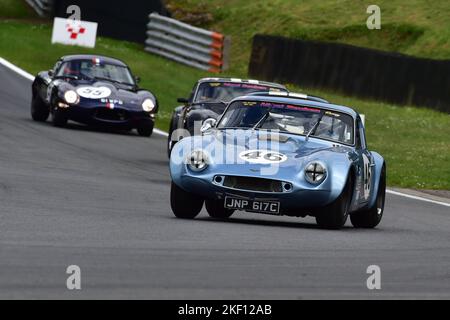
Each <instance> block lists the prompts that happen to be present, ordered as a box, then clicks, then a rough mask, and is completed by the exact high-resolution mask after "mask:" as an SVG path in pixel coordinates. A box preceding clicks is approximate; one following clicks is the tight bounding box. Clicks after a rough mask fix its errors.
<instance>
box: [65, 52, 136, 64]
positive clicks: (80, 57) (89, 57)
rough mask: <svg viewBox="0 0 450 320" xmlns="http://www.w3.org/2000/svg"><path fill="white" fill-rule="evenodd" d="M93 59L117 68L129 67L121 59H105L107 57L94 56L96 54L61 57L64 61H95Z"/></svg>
mask: <svg viewBox="0 0 450 320" xmlns="http://www.w3.org/2000/svg"><path fill="white" fill-rule="evenodd" d="M93 59H100V61H103V62H105V63H108V64H113V65H116V66H121V67H128V66H127V65H126V64H125V62H123V61H121V60H119V59H115V58H110V57H105V56H99V55H94V54H73V55H69V56H63V57H61V60H62V61H73V60H93Z"/></svg>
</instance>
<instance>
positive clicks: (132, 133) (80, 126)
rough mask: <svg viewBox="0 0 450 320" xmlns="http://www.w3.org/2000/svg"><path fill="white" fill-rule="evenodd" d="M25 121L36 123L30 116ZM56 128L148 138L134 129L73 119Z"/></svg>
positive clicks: (43, 123)
mask: <svg viewBox="0 0 450 320" xmlns="http://www.w3.org/2000/svg"><path fill="white" fill-rule="evenodd" d="M25 121H27V122H33V123H36V122H35V121H33V120H32V119H28V118H25ZM41 124H42V125H46V126H49V127H54V126H53V125H52V123H51V122H50V121H46V122H42V123H41ZM54 128H55V130H64V129H66V130H74V131H84V132H98V133H105V134H117V135H122V136H134V137H139V138H146V137H141V136H139V134H138V133H137V132H136V130H134V129H132V130H119V129H112V128H108V127H102V126H90V125H85V124H81V123H77V122H71V121H69V122H68V123H67V124H66V125H65V126H64V127H63V128H56V127H54ZM147 139H148V138H147Z"/></svg>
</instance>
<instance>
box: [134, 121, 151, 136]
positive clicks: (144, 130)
mask: <svg viewBox="0 0 450 320" xmlns="http://www.w3.org/2000/svg"><path fill="white" fill-rule="evenodd" d="M153 126H154V125H153V123H152V124H149V125H146V126H141V127H138V128H137V132H138V134H139V135H140V136H141V137H150V136H151V135H152V133H153Z"/></svg>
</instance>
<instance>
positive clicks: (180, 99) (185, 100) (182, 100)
mask: <svg viewBox="0 0 450 320" xmlns="http://www.w3.org/2000/svg"><path fill="white" fill-rule="evenodd" d="M177 102H179V103H183V104H188V103H189V100H188V99H186V98H178V99H177Z"/></svg>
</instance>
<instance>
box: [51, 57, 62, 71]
mask: <svg viewBox="0 0 450 320" xmlns="http://www.w3.org/2000/svg"><path fill="white" fill-rule="evenodd" d="M61 63H62V61H61V60H58V61H57V62H56V64H55V66H54V67H53V73H54V74H56V73H57V72H58V69H59V67H60V66H61Z"/></svg>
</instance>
